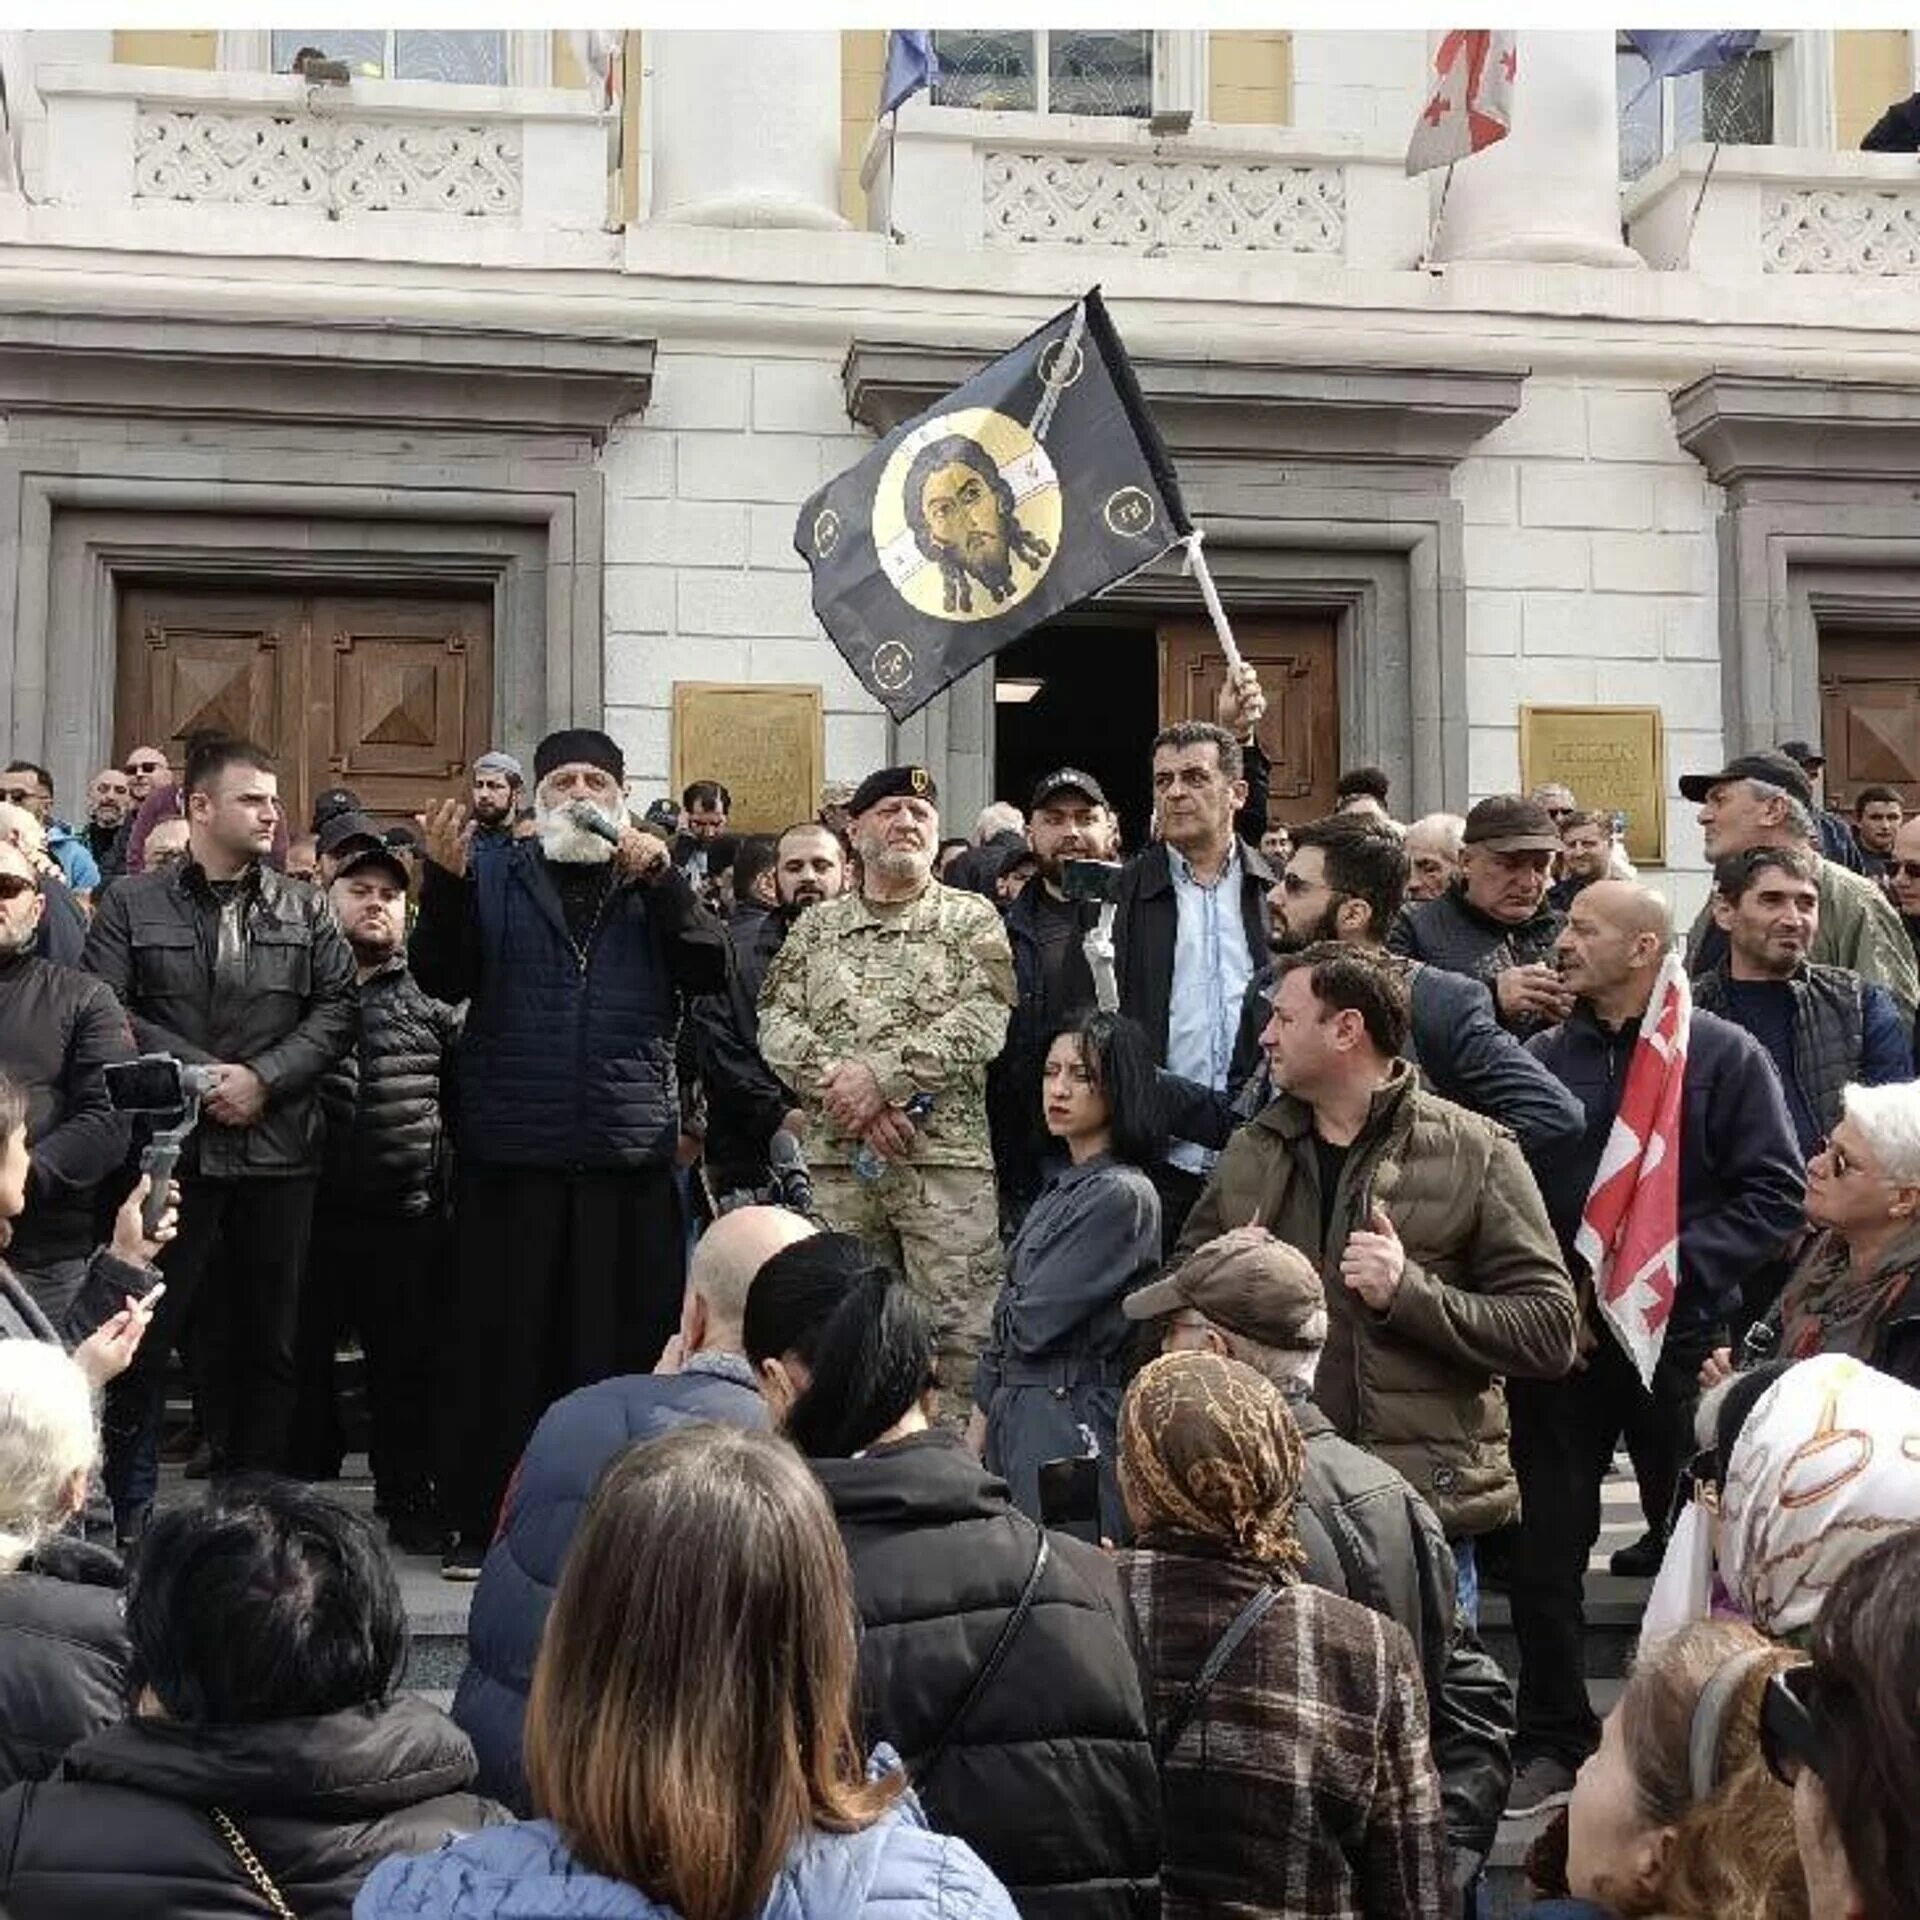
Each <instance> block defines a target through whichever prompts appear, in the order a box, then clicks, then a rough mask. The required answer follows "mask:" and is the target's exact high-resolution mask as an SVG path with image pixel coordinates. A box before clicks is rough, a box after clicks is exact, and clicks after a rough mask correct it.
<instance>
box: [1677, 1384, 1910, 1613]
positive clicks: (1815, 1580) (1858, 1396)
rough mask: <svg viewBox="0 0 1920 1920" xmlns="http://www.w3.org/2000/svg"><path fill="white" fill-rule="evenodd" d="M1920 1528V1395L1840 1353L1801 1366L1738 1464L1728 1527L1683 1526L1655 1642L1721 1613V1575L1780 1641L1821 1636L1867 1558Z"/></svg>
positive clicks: (1766, 1402) (1765, 1400)
mask: <svg viewBox="0 0 1920 1920" xmlns="http://www.w3.org/2000/svg"><path fill="white" fill-rule="evenodd" d="M1916 1525H1920V1392H1916V1391H1915V1390H1914V1389H1913V1388H1912V1387H1909V1386H1905V1385H1903V1384H1902V1383H1901V1382H1900V1381H1898V1380H1895V1379H1894V1378H1892V1377H1891V1375H1888V1374H1884V1373H1880V1372H1878V1371H1876V1370H1875V1369H1874V1368H1872V1367H1870V1366H1868V1365H1866V1363H1865V1362H1864V1361H1860V1360H1855V1359H1853V1358H1852V1357H1850V1356H1849V1355H1846V1354H1838V1353H1826V1354H1821V1355H1819V1356H1818V1357H1817V1358H1815V1359H1812V1360H1803V1361H1801V1362H1800V1363H1799V1365H1797V1366H1793V1367H1789V1368H1788V1369H1787V1370H1786V1372H1785V1373H1783V1374H1782V1375H1781V1376H1780V1378H1779V1379H1778V1380H1776V1381H1775V1382H1774V1384H1773V1385H1772V1386H1771V1387H1769V1388H1768V1389H1767V1391H1766V1392H1765V1393H1763V1394H1762V1395H1761V1396H1760V1398H1759V1399H1758V1400H1757V1401H1755V1402H1754V1406H1753V1411H1752V1412H1751V1413H1749V1414H1748V1416H1747V1419H1746V1423H1745V1424H1744V1425H1743V1426H1742V1427H1741V1429H1740V1437H1739V1438H1738V1439H1737V1440H1736V1441H1735V1442H1734V1444H1733V1451H1732V1456H1731V1458H1730V1459H1729V1460H1728V1461H1727V1464H1726V1473H1725V1479H1724V1481H1723V1482H1722V1485H1721V1488H1720V1510H1719V1514H1718V1517H1717V1519H1715V1518H1714V1517H1713V1516H1712V1515H1710V1514H1708V1513H1707V1512H1706V1511H1705V1510H1704V1509H1702V1507H1701V1506H1700V1505H1699V1503H1698V1502H1696V1503H1695V1504H1694V1505H1693V1506H1692V1507H1690V1508H1689V1509H1688V1510H1687V1513H1686V1515H1685V1516H1684V1517H1683V1519H1682V1521H1681V1523H1680V1525H1679V1526H1678V1527H1677V1528H1675V1530H1674V1536H1673V1540H1672V1542H1671V1543H1670V1544H1669V1546H1668V1548H1667V1556H1666V1559H1665V1561H1664V1562H1663V1563H1662V1565H1661V1568H1660V1578H1659V1580H1658V1581H1657V1582H1656V1583H1655V1586H1654V1591H1653V1594H1652V1597H1651V1598H1650V1599H1649V1601H1648V1604H1647V1612H1646V1616H1645V1622H1644V1625H1643V1627H1642V1632H1641V1637H1642V1639H1643V1640H1652V1639H1656V1638H1658V1637H1659V1636H1660V1635H1661V1634H1662V1633H1665V1632H1669V1631H1671V1630H1672V1629H1673V1628H1675V1627H1677V1626H1681V1625H1684V1624H1685V1623H1686V1622H1687V1621H1688V1620H1704V1619H1706V1618H1707V1617H1708V1616H1709V1614H1710V1613H1711V1611H1712V1576H1713V1575H1714V1573H1716V1572H1717V1573H1718V1575H1719V1579H1720V1584H1721V1586H1722V1587H1723V1588H1724V1589H1725V1592H1726V1596H1727V1599H1728V1600H1729V1601H1730V1602H1731V1604H1732V1606H1733V1607H1734V1609H1735V1610H1736V1611H1737V1612H1738V1613H1740V1614H1741V1615H1743V1616H1744V1617H1745V1618H1746V1619H1748V1620H1750V1621H1752V1623H1753V1624H1754V1625H1755V1626H1756V1627H1758V1628H1759V1629H1760V1631H1761V1632H1762V1633H1765V1634H1767V1635H1769V1636H1770V1637H1772V1638H1774V1639H1783V1638H1785V1637H1787V1636H1788V1635H1790V1634H1795V1633H1799V1632H1802V1631H1803V1630H1804V1629H1806V1628H1807V1627H1809V1626H1811V1625H1812V1624H1813V1617H1814V1615H1815V1614H1817V1613H1818V1612H1819V1611H1820V1604H1821V1602H1822V1601H1823V1600H1824V1599H1825V1598H1826V1596H1827V1590H1828V1589H1829V1588H1830V1587H1831V1586H1832V1585H1833V1583H1834V1582H1835V1581H1836V1580H1837V1579H1839V1577H1840V1575H1841V1574H1842V1573H1843V1572H1845V1571H1846V1569H1847V1568H1848V1567H1849V1566H1850V1565H1851V1564H1852V1563H1853V1562H1854V1561H1855V1560H1857V1559H1858V1558H1859V1557H1860V1555H1861V1554H1863V1553H1864V1552H1866V1550H1867V1549H1868V1548H1869V1547H1870V1546H1872V1545H1874V1544H1875V1542H1876V1541H1880V1540H1884V1539H1885V1538H1886V1537H1887V1536H1888V1535H1889V1534H1892V1533H1898V1532H1901V1531H1903V1530H1904V1529H1906V1528H1908V1527H1912V1526H1916Z"/></svg>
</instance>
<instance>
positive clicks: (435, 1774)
mask: <svg viewBox="0 0 1920 1920" xmlns="http://www.w3.org/2000/svg"><path fill="white" fill-rule="evenodd" d="M472 1779H473V1748H472V1747H471V1746H469V1745H468V1743H467V1737H466V1735H465V1734H463V1733H462V1732H461V1731H460V1730H459V1728H458V1727H456V1726H455V1725H454V1724H453V1722H452V1721H451V1720H449V1719H448V1718H447V1717H446V1715H445V1714H443V1713H440V1712H438V1711H437V1710H436V1709H434V1708H433V1707H430V1706H428V1705H427V1704H426V1703H425V1702H424V1701H420V1700H415V1699H411V1698H408V1697H400V1698H396V1699H394V1700H392V1701H390V1702H388V1703H387V1704H386V1705H385V1706H377V1707H355V1708H350V1709H349V1710H348V1711H346V1712H344V1713H334V1714H328V1715H326V1716H324V1717H323V1718H320V1719H317V1720H283V1721H269V1722H266V1723H264V1724H261V1725H256V1726H217V1727H216V1726H204V1727H187V1726H174V1725H172V1724H170V1723H169V1722H167V1721H164V1720H128V1721H125V1722H123V1723H122V1724H121V1725H119V1726H115V1727H108V1728H107V1729H106V1730H105V1731H104V1732H101V1733H96V1734H94V1735H93V1736H92V1737H91V1738H90V1739H86V1740H83V1741H82V1742H81V1743H80V1744H79V1745H78V1746H77V1747H75V1748H74V1749H73V1751H72V1752H70V1753H69V1754H68V1755H67V1757H66V1761H65V1762H64V1764H63V1765H62V1766H61V1768H60V1770H59V1772H57V1773H56V1774H55V1775H54V1776H53V1777H52V1778H51V1779H48V1780H43V1781H40V1782H38V1783H37V1784H30V1785H25V1786H17V1787H13V1788H11V1789H10V1790H9V1791H8V1792H6V1793H5V1794H0V1912H3V1913H5V1914H6V1915H7V1916H8V1920H79V1917H80V1916H82V1915H84V1916H85V1920H122V1916H125V1920H157V1916H161V1915H164V1916H165V1920H241V1916H243V1915H258V1914H262V1913H265V1912H266V1911H267V1903H266V1901H265V1900H264V1899H263V1897H262V1896H261V1894H260V1893H259V1892H257V1891H256V1890H255V1888H254V1886H253V1884H252V1882H251V1881H250V1880H249V1879H248V1878H247V1876H246V1874H245V1873H244V1872H243V1870H242V1868H241V1866H240V1862H239V1860H238V1859H237V1858H236V1857H235V1856H234V1853H233V1850H232V1848H231V1847H230V1846H229V1845H228V1843H227V1841H226V1840H224V1839H223V1838H222V1837H221V1834H220V1830H219V1828H218V1827H216V1826H215V1825H214V1822H213V1818H212V1813H211V1809H213V1808H215V1807H218V1808H220V1809H221V1811H222V1812H224V1813H225V1814H226V1815H227V1817H228V1819H230V1820H231V1821H232V1822H233V1824H234V1825H235V1826H236V1827H237V1828H238V1829H239V1830H240V1834H241V1836H242V1838H243V1839H244V1840H245V1842H246V1844H247V1845H248V1846H249V1847H250V1848H252V1850H253V1852H254V1853H255V1854H256V1855H258V1856H259V1859H260V1863H261V1865H262V1866H264V1867H265V1868H266V1870H267V1872H268V1874H269V1875H271V1877H272V1879H273V1881H274V1884H275V1885H276V1886H277V1887H278V1888H279V1889H280V1894H281V1897H282V1899H284V1900H285V1901H286V1903H287V1905H288V1906H289V1907H291V1908H292V1909H293V1911H294V1912H295V1913H297V1914H298V1915H299V1916H300V1920H349V1916H350V1914H351V1912H352V1909H353V1898H354V1895H355V1894H356V1893H357V1892H358V1891H359V1888H360V1883H361V1881H363V1880H364V1879H365V1878H366V1877H367V1875H368V1874H369V1873H371V1872H372V1871H373V1869H374V1867H375V1866H376V1865H377V1864H378V1863H379V1862H380V1861H382V1860H384V1859H385V1858H386V1857H387V1855H388V1854H390V1853H430V1852H432V1851H433V1849H434V1848H435V1847H437V1846H439V1844H440V1843H441V1841H443V1840H444V1839H446V1838H447V1837H448V1836H449V1835H451V1834H462V1833H472V1832H474V1831H476V1830H477V1829H479V1828H481V1827H484V1826H491V1825H493V1824H494V1823H495V1822H496V1821H501V1820H504V1819H506V1818H507V1814H506V1810H505V1809H504V1808H501V1807H496V1806H495V1805H494V1804H493V1803H492V1802H491V1801H490V1800H482V1799H480V1798H479V1797H478V1796H477V1795H475V1794H472V1793H469V1792H467V1791H466V1790H465V1789H466V1788H467V1786H468V1784H469V1783H470V1782H471V1781H472Z"/></svg>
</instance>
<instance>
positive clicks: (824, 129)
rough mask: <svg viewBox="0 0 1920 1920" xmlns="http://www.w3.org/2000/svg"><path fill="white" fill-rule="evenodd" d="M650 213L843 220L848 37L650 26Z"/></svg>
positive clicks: (687, 222)
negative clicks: (844, 41)
mask: <svg viewBox="0 0 1920 1920" xmlns="http://www.w3.org/2000/svg"><path fill="white" fill-rule="evenodd" d="M642 47H643V51H644V56H645V59H646V62H647V65H648V67H649V68H650V69H651V90H650V92H649V94H648V98H647V112H648V114H649V117H650V121H651V125H650V128H649V129H648V132H649V138H650V142H651V146H652V150H653V217H654V218H655V219H656V220H667V221H672V222H674V223H675V224H677V225H683V226H696V227H811V228H836V227H844V226H845V225H846V224H847V223H846V221H845V220H843V219H842V218H841V217H840V211H839V201H840V36H839V34H837V33H828V32H813V33H806V32H800V33H768V32H763V31H759V30H756V31H754V32H752V33H707V32H687V31H681V30H678V29H671V28H669V29H662V30H660V31H657V32H656V31H654V30H653V29H651V28H649V29H648V31H647V33H646V37H645V39H644V40H643V42H642Z"/></svg>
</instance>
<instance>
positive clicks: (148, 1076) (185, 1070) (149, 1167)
mask: <svg viewBox="0 0 1920 1920" xmlns="http://www.w3.org/2000/svg"><path fill="white" fill-rule="evenodd" d="M102 1077H103V1078H104V1079H105V1081H106V1083H107V1100H108V1102H109V1103H110V1104H111V1106H112V1107H113V1109H114V1111H115V1112H116V1113H134V1114H141V1115H144V1116H145V1117H146V1118H148V1119H150V1120H152V1121H154V1122H155V1123H156V1124H155V1126H154V1129H153V1133H152V1135H151V1137H150V1138H149V1139H148V1141H147V1144H146V1145H145V1146H144V1147H143V1148H142V1149H141V1151H140V1171H141V1172H142V1173H144V1174H146V1175H147V1176H148V1177H149V1178H150V1179H151V1181H152V1183H153V1184H152V1185H151V1186H150V1187H149V1188H148V1189H147V1197H146V1200H145V1201H144V1202H143V1203H142V1205H141V1208H140V1225H141V1227H142V1228H143V1229H144V1231H145V1232H146V1234H147V1236H148V1237H149V1238H151V1237H152V1236H153V1235H154V1234H155V1233H156V1232H157V1231H158V1230H159V1226H160V1216H161V1215H162V1214H164V1213H165V1212H166V1210H167V1187H168V1184H169V1182H171V1180H172V1179H173V1170H174V1168H175V1167H176V1166H178V1165H179V1162H180V1150H181V1148H182V1147H184V1146H185V1145H186V1141H187V1135H188V1134H190V1133H191V1132H192V1131H193V1130H194V1128H195V1127H197V1126H198V1125H199V1124H200V1102H201V1101H202V1099H204V1098H205V1097H206V1095H208V1094H209V1093H211V1092H212V1091H213V1088H214V1075H213V1069H212V1068H211V1067H190V1066H188V1065H187V1063H186V1062H185V1061H184V1060H176V1059H175V1058H174V1057H173V1055H172V1054H170V1053H143V1054H141V1055H140V1057H139V1058H138V1059H137V1060H122V1061H119V1062H117V1063H115V1064H113V1065H111V1066H108V1067H106V1068H103V1069H102Z"/></svg>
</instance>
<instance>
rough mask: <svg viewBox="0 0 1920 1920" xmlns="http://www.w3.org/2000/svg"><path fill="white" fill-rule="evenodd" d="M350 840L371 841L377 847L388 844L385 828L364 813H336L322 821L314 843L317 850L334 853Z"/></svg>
mask: <svg viewBox="0 0 1920 1920" xmlns="http://www.w3.org/2000/svg"><path fill="white" fill-rule="evenodd" d="M350 840H367V841H371V842H372V843H373V845H374V846H376V847H385V846H386V844H387V836H386V831H385V829H384V828H382V827H380V826H378V825H376V824H375V822H373V821H372V820H369V819H368V818H367V816H366V815H365V814H364V813H336V814H334V815H332V816H331V817H330V818H328V819H326V820H324V821H322V822H321V824H320V830H319V832H318V833H316V834H315V835H314V837H313V844H314V848H315V850H316V851H317V852H320V853H325V854H333V853H337V852H338V851H339V850H340V849H341V848H342V847H344V846H345V845H346V844H347V843H348V842H349V841H350Z"/></svg>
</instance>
